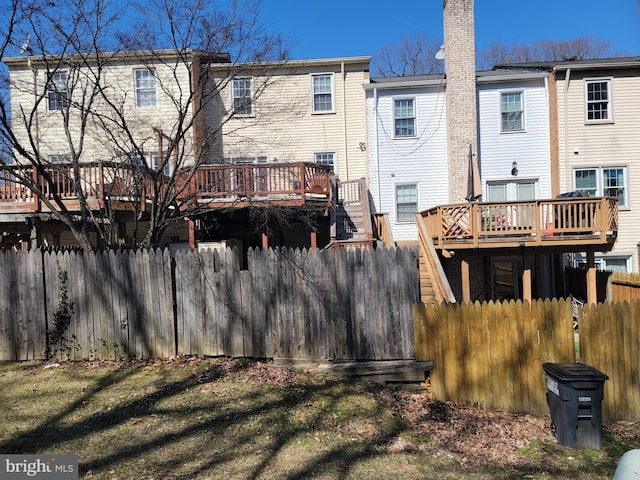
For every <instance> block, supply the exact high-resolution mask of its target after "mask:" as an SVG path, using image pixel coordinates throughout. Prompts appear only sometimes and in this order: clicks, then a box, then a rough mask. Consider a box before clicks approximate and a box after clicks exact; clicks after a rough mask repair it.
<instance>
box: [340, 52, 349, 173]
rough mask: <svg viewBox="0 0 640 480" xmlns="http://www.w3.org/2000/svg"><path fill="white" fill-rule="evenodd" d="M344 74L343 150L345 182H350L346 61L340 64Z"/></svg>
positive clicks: (341, 71)
mask: <svg viewBox="0 0 640 480" xmlns="http://www.w3.org/2000/svg"><path fill="white" fill-rule="evenodd" d="M340 73H341V74H342V129H343V135H342V144H343V145H342V148H343V149H344V165H345V167H344V168H345V176H346V178H345V180H349V153H348V152H347V92H346V91H347V72H346V71H345V69H344V61H342V62H340Z"/></svg>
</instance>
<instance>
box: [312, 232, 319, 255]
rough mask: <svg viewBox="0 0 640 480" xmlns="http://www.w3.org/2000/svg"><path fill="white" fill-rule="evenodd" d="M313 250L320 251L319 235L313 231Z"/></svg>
mask: <svg viewBox="0 0 640 480" xmlns="http://www.w3.org/2000/svg"><path fill="white" fill-rule="evenodd" d="M310 236H311V250H313V251H315V250H318V233H317V232H316V231H315V230H311V232H310Z"/></svg>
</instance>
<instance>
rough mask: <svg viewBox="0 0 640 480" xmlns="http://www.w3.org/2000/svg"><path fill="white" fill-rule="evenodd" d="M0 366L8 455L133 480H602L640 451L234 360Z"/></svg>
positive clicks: (1, 420)
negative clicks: (570, 441) (583, 442)
mask: <svg viewBox="0 0 640 480" xmlns="http://www.w3.org/2000/svg"><path fill="white" fill-rule="evenodd" d="M45 366H46V364H44V363H28V364H13V363H8V364H0V407H2V408H0V452H2V453H48V454H51V453H57V454H65V453H66V454H76V455H78V457H79V463H80V472H81V473H80V477H81V478H91V479H105V480H107V479H108V480H116V479H118V480H124V479H132V478H135V479H140V480H143V479H147V480H151V479H155V480H158V479H162V480H164V479H167V480H169V479H184V480H187V479H189V480H192V479H264V480H268V479H279V480H280V479H282V480H293V479H327V480H328V479H336V480H338V479H340V480H343V479H370V478H374V479H376V480H383V479H397V478H403V479H407V480H411V479H447V478H450V479H454V478H468V479H516V478H517V479H521V478H530V479H552V478H553V479H554V480H557V479H575V478H583V479H601V478H602V479H603V478H610V477H611V475H612V474H613V471H614V470H615V466H616V462H617V460H618V458H619V456H620V455H622V453H624V452H625V451H626V450H628V449H631V448H639V447H640V436H639V433H638V431H639V429H638V426H639V424H638V422H635V421H634V422H615V423H613V422H611V423H609V424H607V426H606V431H607V434H606V436H605V441H604V445H603V449H602V450H601V451H598V452H595V451H588V450H577V451H574V450H568V449H565V448H563V447H559V446H558V445H557V444H556V442H555V440H554V439H553V438H552V437H551V435H550V433H549V432H550V428H549V419H548V416H541V417H530V416H527V417H525V416H515V415H510V414H506V413H500V412H493V413H492V412H482V411H478V410H475V409H469V408H466V407H461V406H455V405H449V404H443V403H439V402H434V401H432V400H431V399H430V398H429V395H428V393H427V392H425V391H422V392H408V391H404V390H400V389H397V388H396V389H394V388H383V387H380V386H377V385H372V384H368V383H366V382H361V381H352V380H348V379H330V378H328V377H326V376H325V375H321V374H319V373H317V372H303V371H296V370H291V369H284V368H277V367H273V366H269V365H267V364H264V363H256V362H248V361H238V360H222V359H212V360H195V359H182V358H180V359H174V360H171V361H151V362H125V363H83V364H63V365H60V366H57V367H54V368H45Z"/></svg>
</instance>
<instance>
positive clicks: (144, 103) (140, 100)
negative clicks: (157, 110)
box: [135, 69, 156, 108]
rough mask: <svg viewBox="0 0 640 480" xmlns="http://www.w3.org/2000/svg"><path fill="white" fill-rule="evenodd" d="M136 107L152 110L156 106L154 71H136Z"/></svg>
mask: <svg viewBox="0 0 640 480" xmlns="http://www.w3.org/2000/svg"><path fill="white" fill-rule="evenodd" d="M135 83H136V106H137V107H138V108H150V107H155V106H156V74H155V72H154V71H153V70H149V69H139V70H135Z"/></svg>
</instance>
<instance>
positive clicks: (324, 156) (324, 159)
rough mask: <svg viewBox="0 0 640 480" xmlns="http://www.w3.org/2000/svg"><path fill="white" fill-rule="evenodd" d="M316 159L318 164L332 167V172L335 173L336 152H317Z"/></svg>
mask: <svg viewBox="0 0 640 480" xmlns="http://www.w3.org/2000/svg"><path fill="white" fill-rule="evenodd" d="M314 160H315V162H316V163H317V164H320V165H326V166H328V167H331V173H334V160H335V154H334V153H333V152H322V153H316V154H315V155H314Z"/></svg>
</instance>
